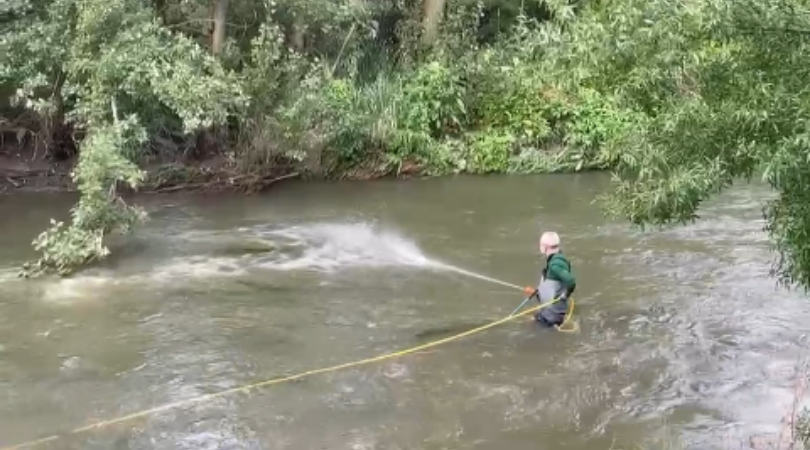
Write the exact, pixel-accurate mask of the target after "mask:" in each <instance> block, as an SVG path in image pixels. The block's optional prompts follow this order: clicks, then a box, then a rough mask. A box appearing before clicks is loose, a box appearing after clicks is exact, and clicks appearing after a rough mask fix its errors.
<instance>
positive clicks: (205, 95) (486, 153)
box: [0, 0, 810, 286]
mask: <svg viewBox="0 0 810 450" xmlns="http://www.w3.org/2000/svg"><path fill="white" fill-rule="evenodd" d="M0 27H2V37H0V54H2V55H4V58H5V59H4V61H3V64H2V66H0V83H2V89H0V91H2V92H13V93H14V95H13V100H14V102H15V103H14V104H15V105H18V107H22V108H24V109H25V110H27V111H29V112H30V111H33V112H35V113H36V117H37V118H38V122H37V124H36V126H35V127H32V128H36V134H37V136H39V139H38V141H37V142H41V143H44V146H45V147H46V148H47V149H49V150H50V151H51V152H53V151H54V147H55V142H56V141H57V140H58V139H59V137H60V136H65V135H66V134H69V135H70V136H72V137H73V138H74V139H75V141H77V142H78V143H79V149H78V152H79V155H80V158H79V163H78V166H77V168H76V170H75V173H74V181H75V182H76V183H77V185H78V187H79V189H80V191H81V194H82V197H81V200H80V202H79V203H78V204H77V205H76V207H75V208H74V210H73V211H72V220H71V222H70V224H68V225H65V224H62V223H55V224H54V226H53V228H52V229H51V230H49V231H47V232H45V233H43V234H42V235H41V236H40V237H39V238H38V239H37V240H36V242H35V246H36V247H37V249H39V250H40V251H41V252H42V258H41V259H40V261H38V262H37V263H36V264H35V265H33V266H32V268H34V269H38V270H46V271H57V272H60V273H68V272H70V271H71V270H73V269H74V268H75V267H77V266H79V265H81V264H83V263H86V262H88V261H91V260H94V259H97V258H100V257H103V256H104V255H105V254H106V253H107V249H106V247H105V246H104V238H105V236H107V235H108V234H109V233H110V232H113V231H123V230H126V229H128V228H129V227H130V226H131V225H132V224H134V223H135V222H136V221H138V220H140V219H142V218H143V217H144V215H143V214H142V213H141V212H140V211H139V210H137V209H135V208H132V207H130V206H128V205H126V204H124V203H123V202H122V201H121V200H120V198H119V196H118V192H119V191H120V190H122V189H124V188H136V187H137V186H138V185H139V183H142V182H143V181H144V176H145V174H144V172H143V171H142V170H141V168H142V167H144V166H143V163H144V162H145V161H147V160H149V159H163V160H166V159H169V160H174V159H180V160H184V161H188V159H189V158H191V157H193V158H197V159H199V158H206V157H210V156H212V155H219V156H220V157H223V158H224V160H225V161H227V162H228V165H227V170H231V171H234V172H236V173H243V174H244V173H252V174H258V176H257V177H254V178H251V179H262V178H261V176H262V175H263V174H269V173H276V174H277V173H278V172H279V171H282V172H283V171H297V172H306V173H309V174H314V175H322V176H327V177H343V176H351V177H369V176H379V175H385V174H397V173H399V172H400V171H403V170H406V169H408V170H413V168H414V167H416V168H417V170H419V171H421V172H423V173H429V174H442V173H453V172H468V173H482V174H483V173H497V172H549V171H558V170H583V169H594V168H595V169H611V170H613V171H614V173H615V175H616V189H615V191H614V192H612V193H611V195H610V196H608V197H607V198H606V199H605V204H606V205H607V206H608V210H609V211H610V212H612V213H614V214H617V215H619V216H621V217H624V218H627V219H629V220H630V221H631V222H633V223H636V224H639V225H645V224H654V225H664V224H668V223H677V222H684V221H689V220H692V219H694V218H696V211H697V210H698V208H699V206H700V204H701V202H702V201H704V200H705V199H707V198H709V197H710V196H711V195H713V194H715V193H717V192H719V191H721V190H722V189H724V188H726V187H727V186H729V185H730V184H731V183H732V182H733V181H735V180H738V179H744V178H750V177H752V176H754V175H762V176H763V177H764V179H765V180H767V182H768V183H770V184H771V186H773V187H774V188H775V189H776V191H777V193H778V196H777V198H776V200H774V201H773V202H772V203H770V204H768V205H767V207H766V218H767V223H768V230H769V231H770V232H771V234H772V237H773V239H774V243H775V244H776V246H777V248H778V249H779V251H780V255H781V256H782V258H781V260H780V261H779V262H780V264H779V266H778V267H777V269H778V273H779V274H780V275H781V277H782V279H783V280H784V281H795V282H799V283H800V284H802V285H805V286H807V285H810V234H808V231H806V230H810V191H808V190H807V189H804V186H805V184H807V182H808V181H810V169H808V167H810V165H808V164H807V162H808V155H809V154H808V145H810V137H808V136H810V134H809V133H810V132H809V131H808V123H810V122H808V120H807V119H808V111H810V109H808V106H810V94H808V90H807V89H805V88H804V86H805V84H806V82H805V80H806V79H808V78H807V75H808V74H807V72H808V68H807V67H808V66H807V64H806V63H805V57H806V56H807V53H808V39H809V38H810V10H809V9H808V7H807V5H806V4H805V2H803V1H800V0H772V1H769V2H762V1H755V0H733V1H732V0H654V1H650V0H591V1H586V0H580V1H574V0H570V1H565V0H553V1H552V0H486V1H481V2H474V1H467V0H465V1H461V0H459V1H454V2H446V1H445V0H420V1H417V0H379V1H368V0H329V1H327V0H295V1H293V0H265V1H264V2H258V1H253V0H230V1H229V0H213V1H211V0H208V1H202V0H153V1H152V2H148V1H146V0H103V1H102V0H13V1H6V2H4V3H3V5H2V6H0ZM66 130H67V131H66Z"/></svg>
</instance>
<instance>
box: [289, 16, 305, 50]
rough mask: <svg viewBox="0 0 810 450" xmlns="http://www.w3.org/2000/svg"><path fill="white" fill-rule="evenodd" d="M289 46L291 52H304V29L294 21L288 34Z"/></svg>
mask: <svg viewBox="0 0 810 450" xmlns="http://www.w3.org/2000/svg"><path fill="white" fill-rule="evenodd" d="M290 45H291V46H292V48H293V50H295V51H296V52H298V53H303V52H304V27H303V26H301V24H300V23H299V22H298V20H296V21H295V22H293V24H292V33H290Z"/></svg>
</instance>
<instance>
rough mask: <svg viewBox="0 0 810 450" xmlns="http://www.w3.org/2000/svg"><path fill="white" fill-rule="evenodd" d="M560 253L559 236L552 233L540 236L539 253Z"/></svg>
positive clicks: (548, 232)
mask: <svg viewBox="0 0 810 450" xmlns="http://www.w3.org/2000/svg"><path fill="white" fill-rule="evenodd" d="M559 251H560V235H559V234H557V233H555V232H553V231H546V232H545V233H543V235H542V236H540V253H542V254H544V255H552V254H554V253H557V252H559Z"/></svg>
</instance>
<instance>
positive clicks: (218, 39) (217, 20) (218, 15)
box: [211, 0, 228, 55]
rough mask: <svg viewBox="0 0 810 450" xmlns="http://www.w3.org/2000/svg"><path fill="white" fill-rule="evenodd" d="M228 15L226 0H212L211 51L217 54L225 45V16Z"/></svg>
mask: <svg viewBox="0 0 810 450" xmlns="http://www.w3.org/2000/svg"><path fill="white" fill-rule="evenodd" d="M227 15H228V0H214V11H213V17H212V22H213V23H214V31H213V32H212V33H211V53H212V54H214V55H219V54H220V53H221V52H222V47H223V46H224V45H225V18H226V17H227Z"/></svg>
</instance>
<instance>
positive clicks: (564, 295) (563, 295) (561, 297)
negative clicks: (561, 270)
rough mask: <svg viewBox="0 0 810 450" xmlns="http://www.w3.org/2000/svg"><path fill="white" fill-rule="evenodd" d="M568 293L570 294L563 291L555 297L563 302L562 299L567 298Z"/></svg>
mask: <svg viewBox="0 0 810 450" xmlns="http://www.w3.org/2000/svg"><path fill="white" fill-rule="evenodd" d="M569 295H570V292H563V293H562V294H560V296H559V297H557V300H559V301H561V302H564V301H566V300H568V296H569Z"/></svg>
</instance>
